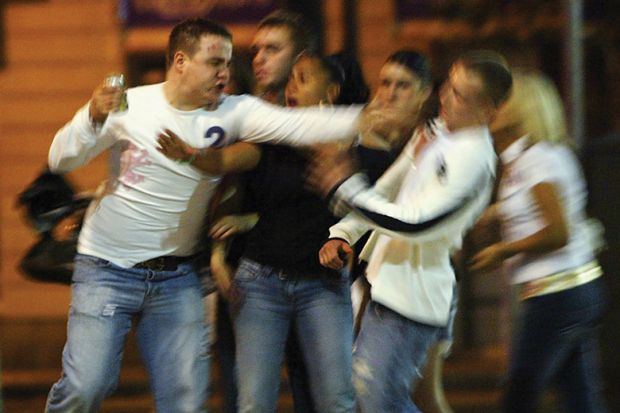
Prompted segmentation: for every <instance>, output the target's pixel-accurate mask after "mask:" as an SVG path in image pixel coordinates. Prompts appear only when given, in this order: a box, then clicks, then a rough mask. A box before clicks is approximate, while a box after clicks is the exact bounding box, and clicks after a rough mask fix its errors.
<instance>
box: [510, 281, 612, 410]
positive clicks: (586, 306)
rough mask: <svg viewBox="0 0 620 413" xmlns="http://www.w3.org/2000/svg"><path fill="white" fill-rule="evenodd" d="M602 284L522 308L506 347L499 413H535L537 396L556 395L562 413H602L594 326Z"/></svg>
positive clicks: (539, 299) (544, 298)
mask: <svg viewBox="0 0 620 413" xmlns="http://www.w3.org/2000/svg"><path fill="white" fill-rule="evenodd" d="M604 308H605V299H604V294H603V290H602V280H601V279H600V278H599V279H597V280H594V281H591V282H589V283H587V284H583V285H580V286H578V287H575V288H571V289H568V290H565V291H561V292H558V293H554V294H548V295H542V296H539V297H533V298H530V299H527V300H525V301H523V302H522V305H521V313H520V316H519V320H518V327H517V328H518V332H517V334H516V335H515V338H514V343H513V347H512V354H511V363H510V370H509V381H508V386H507V390H506V395H505V398H504V411H505V412H515V413H516V412H519V413H528V412H535V411H537V405H538V403H539V401H540V396H541V394H542V393H543V391H544V390H545V389H546V388H547V387H549V386H550V385H555V386H556V388H557V389H558V390H559V395H560V400H561V401H562V403H563V404H564V411H566V412H571V413H603V412H607V408H606V406H605V403H604V401H603V396H602V385H601V377H600V361H599V354H598V338H597V333H598V331H597V326H598V323H599V321H600V319H601V316H602V315H603V311H604Z"/></svg>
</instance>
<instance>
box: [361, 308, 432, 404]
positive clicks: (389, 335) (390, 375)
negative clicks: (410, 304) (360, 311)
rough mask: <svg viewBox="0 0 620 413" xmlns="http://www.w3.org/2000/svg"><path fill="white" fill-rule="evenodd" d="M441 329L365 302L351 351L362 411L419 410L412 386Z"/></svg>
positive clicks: (420, 373) (420, 374)
mask: <svg viewBox="0 0 620 413" xmlns="http://www.w3.org/2000/svg"><path fill="white" fill-rule="evenodd" d="M442 330H443V328H442V327H435V326H431V325H427V324H422V323H418V322H416V321H413V320H410V319H408V318H406V317H403V316H401V315H400V314H398V313H396V312H395V311H392V310H390V309H389V308H387V307H385V306H383V305H381V304H379V303H376V302H374V301H371V302H370V303H368V305H367V306H366V310H365V313H364V318H363V319H362V325H361V328H360V332H359V335H358V336H357V340H356V341H355V348H354V351H353V384H354V386H355V391H356V395H357V401H358V404H359V408H360V410H361V412H363V413H378V412H381V413H409V412H420V410H419V409H418V408H417V407H416V406H415V404H414V403H413V401H412V400H411V394H412V390H413V389H414V388H415V385H416V383H417V381H418V380H419V379H420V377H421V376H422V371H423V370H424V364H425V363H426V355H427V352H428V350H429V348H430V347H431V346H432V345H433V344H434V343H435V342H436V341H437V339H438V338H439V336H440V334H441V333H442Z"/></svg>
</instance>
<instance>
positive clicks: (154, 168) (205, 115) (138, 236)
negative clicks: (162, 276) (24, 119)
mask: <svg viewBox="0 0 620 413" xmlns="http://www.w3.org/2000/svg"><path fill="white" fill-rule="evenodd" d="M127 100H128V103H129V109H128V110H127V111H125V112H118V113H113V114H110V115H109V116H108V118H107V120H106V122H105V123H104V124H103V125H102V127H101V128H97V130H95V129H94V128H93V125H92V123H91V122H90V120H89V117H88V105H86V106H85V107H83V108H82V109H80V110H79V111H78V112H77V113H76V115H75V117H74V118H73V120H72V121H71V122H69V123H68V124H67V125H65V126H64V127H63V128H62V129H61V130H60V131H59V132H58V133H57V134H56V136H55V137H54V141H53V143H52V145H51V148H50V152H49V166H50V169H51V170H53V171H57V172H66V171H69V170H72V169H74V168H76V167H78V166H81V165H83V164H85V163H87V162H88V161H89V160H91V159H92V158H94V157H95V156H96V155H97V154H99V153H100V152H102V151H103V150H105V149H110V176H109V180H108V182H107V185H106V188H105V190H104V191H103V193H102V194H101V196H100V197H99V198H98V199H97V200H96V201H94V202H93V203H92V205H91V206H90V208H89V210H88V212H87V216H86V219H85V222H84V226H83V228H82V231H81V233H80V238H79V243H78V252H80V253H82V254H89V255H94V256H96V257H100V258H103V259H106V260H109V261H111V262H113V263H115V264H117V265H119V266H122V267H131V266H133V265H134V264H136V263H138V262H141V261H145V260H148V259H150V258H153V257H157V256H162V255H177V256H187V255H191V254H193V253H194V252H195V250H196V246H197V242H198V238H199V235H200V231H201V230H202V225H203V220H204V217H205V212H206V208H207V203H208V201H209V200H210V198H211V196H212V194H213V191H214V189H215V187H216V185H217V184H218V182H219V177H217V176H208V175H205V174H204V173H202V172H201V171H199V170H198V169H196V168H194V167H192V166H190V165H186V164H179V163H178V162H175V161H173V160H170V159H168V158H166V157H165V156H164V155H163V154H161V153H160V152H158V151H157V149H156V148H157V146H158V145H157V136H158V134H159V133H160V132H161V131H162V130H163V129H164V128H168V129H170V130H172V131H173V132H174V133H176V134H177V135H178V136H180V137H182V138H183V139H184V140H185V141H186V142H187V143H188V144H189V145H191V146H194V147H198V148H203V147H208V146H214V147H222V146H226V145H229V144H231V143H234V142H235V141H237V140H244V141H249V142H267V141H268V142H272V143H286V144H290V145H304V144H312V143H316V142H319V141H326V140H336V139H342V138H352V137H353V136H354V135H355V134H356V122H357V117H358V115H359V112H360V110H361V108H360V107H347V108H344V107H342V108H307V109H296V110H291V109H286V108H281V107H278V106H274V105H270V104H267V103H265V102H263V101H261V100H260V99H258V98H255V97H252V96H248V95H244V96H223V97H222V100H221V104H220V105H219V107H218V108H217V109H215V110H213V111H208V110H204V109H196V110H191V111H180V110H177V109H175V108H173V107H172V106H170V105H169V104H168V102H167V100H166V99H165V96H164V93H163V84H157V85H150V86H142V87H137V88H132V89H129V90H128V91H127Z"/></svg>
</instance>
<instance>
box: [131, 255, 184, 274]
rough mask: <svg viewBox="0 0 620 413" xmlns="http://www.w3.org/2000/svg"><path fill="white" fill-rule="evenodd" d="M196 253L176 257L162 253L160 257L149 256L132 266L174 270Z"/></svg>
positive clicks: (154, 269)
mask: <svg viewBox="0 0 620 413" xmlns="http://www.w3.org/2000/svg"><path fill="white" fill-rule="evenodd" d="M194 258H196V255H188V256H186V257H178V256H176V255H162V256H161V257H155V258H151V259H150V260H146V261H142V262H139V263H137V264H135V265H134V266H133V268H138V269H143V270H152V271H176V269H177V267H178V266H179V265H180V264H183V263H184V262H187V261H191V260H193V259H194Z"/></svg>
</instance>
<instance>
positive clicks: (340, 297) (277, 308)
mask: <svg viewBox="0 0 620 413" xmlns="http://www.w3.org/2000/svg"><path fill="white" fill-rule="evenodd" d="M234 283H235V285H236V287H237V288H238V290H239V293H240V295H241V299H240V303H239V305H238V308H236V309H235V311H234V313H235V315H234V328H235V341H236V343H237V368H238V383H239V412H240V413H248V412H269V413H273V412H275V410H276V405H277V399H278V390H279V384H280V369H281V364H282V359H283V355H284V349H285V345H286V340H287V335H288V333H289V325H290V324H291V323H292V322H294V326H295V333H296V334H297V340H298V343H299V347H300V350H301V353H302V355H303V359H304V362H305V364H306V368H307V372H308V379H309V383H310V391H311V394H312V399H313V402H314V405H315V408H316V410H317V411H319V412H321V413H329V412H353V406H354V391H353V385H352V383H351V347H352V336H353V318H352V314H351V296H350V293H349V279H348V274H344V273H343V274H342V275H341V276H340V277H329V276H318V275H317V276H316V277H313V278H300V277H290V276H288V275H287V274H285V273H282V272H279V271H277V270H275V269H274V268H271V267H269V266H264V265H261V264H259V263H257V262H254V261H251V260H247V259H242V260H241V263H240V265H239V269H238V270H237V274H236V275H235V280H234Z"/></svg>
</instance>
